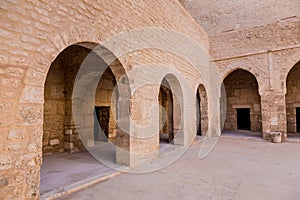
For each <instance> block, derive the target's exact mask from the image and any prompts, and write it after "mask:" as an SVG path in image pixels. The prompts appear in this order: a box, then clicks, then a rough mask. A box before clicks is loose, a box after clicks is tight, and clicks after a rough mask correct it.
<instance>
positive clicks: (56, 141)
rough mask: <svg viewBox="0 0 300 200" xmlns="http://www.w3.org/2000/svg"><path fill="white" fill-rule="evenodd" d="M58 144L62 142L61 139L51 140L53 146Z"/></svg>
mask: <svg viewBox="0 0 300 200" xmlns="http://www.w3.org/2000/svg"><path fill="white" fill-rule="evenodd" d="M58 144H60V142H59V139H53V140H50V145H51V146H55V145H58Z"/></svg>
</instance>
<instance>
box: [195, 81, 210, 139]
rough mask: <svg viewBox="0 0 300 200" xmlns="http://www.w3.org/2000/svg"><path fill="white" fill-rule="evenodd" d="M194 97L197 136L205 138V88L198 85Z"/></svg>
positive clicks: (206, 108)
mask: <svg viewBox="0 0 300 200" xmlns="http://www.w3.org/2000/svg"><path fill="white" fill-rule="evenodd" d="M196 96H197V101H196V107H197V108H196V112H197V113H196V128H197V135H199V136H206V135H207V133H208V99H207V93H206V90H205V87H204V86H203V85H202V84H201V85H199V87H198V89H197V94H196Z"/></svg>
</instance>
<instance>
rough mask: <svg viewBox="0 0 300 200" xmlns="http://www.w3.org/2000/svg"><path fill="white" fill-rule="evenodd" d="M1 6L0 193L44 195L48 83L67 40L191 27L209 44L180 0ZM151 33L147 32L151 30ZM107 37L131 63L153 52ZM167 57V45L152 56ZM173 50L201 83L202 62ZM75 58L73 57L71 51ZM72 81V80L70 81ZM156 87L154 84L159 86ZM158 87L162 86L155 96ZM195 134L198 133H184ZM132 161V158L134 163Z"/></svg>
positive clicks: (138, 144) (127, 65) (33, 1)
mask: <svg viewBox="0 0 300 200" xmlns="http://www.w3.org/2000/svg"><path fill="white" fill-rule="evenodd" d="M0 8H1V12H0V15H1V20H2V22H3V23H1V25H0V33H1V34H0V40H1V47H0V49H1V55H0V78H1V81H0V93H1V95H0V100H1V109H0V112H1V114H0V132H1V136H0V137H1V140H0V151H1V154H0V170H1V172H0V175H1V176H0V191H1V193H0V199H38V198H39V174H40V166H41V163H42V146H43V145H42V140H43V125H44V119H43V118H44V117H43V116H44V84H45V81H46V77H47V74H48V70H49V69H50V66H51V64H52V62H53V61H54V60H55V58H56V57H57V56H58V55H59V54H60V53H61V52H62V51H63V50H64V49H66V48H67V47H68V46H71V45H73V44H78V43H84V44H87V43H92V44H100V43H104V41H107V39H110V38H111V37H112V36H116V35H118V34H119V33H121V32H124V31H125V32H126V31H128V30H132V29H137V28H143V27H160V28H167V29H169V30H174V31H175V32H180V33H183V34H186V35H188V37H189V38H192V39H193V40H194V41H195V42H197V43H198V44H199V45H200V46H202V47H203V49H204V50H205V51H208V36H207V35H206V33H205V32H204V31H203V30H202V29H201V28H200V27H199V26H198V24H197V23H196V22H195V21H194V20H192V19H191V17H190V15H189V14H188V13H187V12H186V11H185V10H184V9H183V8H182V6H181V5H180V4H179V3H178V2H177V1H175V0H170V1H164V0H156V1H133V0H126V1H124V0H122V1H121V0H120V1H119V0H118V1H108V0H107V1H98V2H97V3H96V2H87V1H76V2H73V1H49V2H45V1H39V0H30V1H25V0H20V1H9V0H7V1H6V0H5V1H1V3H0ZM173 13H176V15H174V14H173ZM139 36H142V35H139ZM161 36H163V35H161ZM168 38H169V37H168ZM127 39H128V38H127ZM131 39H132V38H131ZM144 39H145V40H146V37H144ZM147 40H148V39H147ZM106 44H107V45H108V46H109V45H110V46H109V48H110V50H111V51H113V52H114V53H115V54H116V55H117V56H120V57H122V58H120V61H121V62H122V65H123V67H124V69H125V70H127V71H130V70H131V69H132V68H134V67H135V66H136V65H134V64H133V62H132V59H133V58H134V57H138V58H139V59H138V64H137V65H139V64H141V63H145V61H146V59H147V58H146V57H145V56H144V55H145V53H144V52H143V51H140V50H138V51H135V52H130V53H127V52H126V53H125V54H123V53H121V55H120V54H118V53H120V52H122V51H124V50H126V49H129V48H128V46H126V45H129V44H130V43H127V41H126V42H121V41H118V43H117V44H115V45H113V44H110V43H106ZM160 44H161V41H160ZM150 52H151V51H150ZM136 54H137V55H136ZM162 57H165V60H169V58H170V57H169V55H165V52H160V53H159V54H155V56H150V60H149V61H150V63H153V61H158V62H159V61H160V60H161V59H160V58H162ZM171 57H172V59H174V63H176V62H175V61H177V60H181V63H184V65H182V66H180V67H181V69H183V70H181V71H183V72H184V73H186V76H187V77H191V79H190V81H191V83H195V81H193V80H194V77H193V76H195V79H196V80H199V75H197V76H196V75H194V74H195V73H194V71H195V70H194V69H193V68H192V67H191V68H190V69H188V70H185V68H187V66H189V67H190V65H188V63H186V61H182V60H183V59H182V58H178V55H173V56H171ZM176 59H177V60H176ZM69 61H70V63H72V62H73V61H72V59H71V58H70V60H68V62H69ZM74 62H75V61H74ZM172 63H173V61H172ZM177 63H178V62H177ZM179 63H180V62H179ZM177 65H178V64H177ZM187 71H188V72H187ZM167 73H168V72H165V74H167ZM66 74H68V73H66ZM72 76H73V75H71V74H70V77H66V78H65V80H66V82H68V83H71V82H70V81H68V80H70V79H72ZM145 77H147V76H146V75H145ZM135 79H136V78H135ZM132 81H133V80H132ZM196 82H197V81H196ZM65 87H66V88H69V86H67V85H66V86H65ZM195 88H196V86H195ZM150 91H153V88H151V89H150ZM157 95H158V94H155V98H157ZM65 98H66V101H65V108H66V109H65V126H66V125H67V126H69V128H70V129H72V130H75V129H76V127H72V123H71V122H72V118H71V117H70V116H71V114H72V113H68V112H67V111H68V110H69V107H70V101H69V100H70V96H68V94H66V95H65ZM49 100H51V99H49ZM93 101H94V100H93ZM143 102H144V103H143V105H142V106H141V108H142V109H143V111H142V113H147V110H146V106H145V105H146V103H147V101H143ZM57 103H58V102H57ZM93 103H94V102H93ZM125 104H126V103H125ZM133 105H134V103H133V101H132V102H131V112H132V116H134V115H135V114H136V113H137V112H138V110H137V109H136V108H135V107H134V106H133ZM150 105H151V104H150ZM187 106H188V105H187ZM46 115H47V114H46ZM189 119H192V116H187V117H186V118H185V120H186V122H188V121H190V120H189ZM186 122H185V123H186ZM187 133H189V132H188V131H187ZM74 135H76V134H74ZM192 137H193V135H186V136H185V138H192ZM67 139H69V140H70V141H71V140H73V139H74V141H77V140H76V137H75V138H72V137H69V136H67ZM65 140H66V138H65ZM128 141H129V140H128ZM187 141H188V140H187ZM46 143H47V144H49V143H48V142H45V144H46ZM128 144H130V145H131V146H134V147H135V148H130V151H135V152H137V153H139V152H145V153H147V152H152V151H153V152H156V151H157V150H158V148H159V147H158V145H157V140H156V139H153V140H151V139H149V140H147V141H137V140H134V141H133V140H131V141H130V143H129V142H128ZM145 144H146V145H145ZM70 147H71V144H70ZM130 159H131V160H130V162H131V161H132V163H134V162H135V161H136V160H135V159H134V158H130ZM136 159H140V160H142V158H136ZM130 162H129V164H132V163H130Z"/></svg>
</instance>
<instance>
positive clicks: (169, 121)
mask: <svg viewBox="0 0 300 200" xmlns="http://www.w3.org/2000/svg"><path fill="white" fill-rule="evenodd" d="M163 81H164V82H163V84H164V85H166V86H167V87H165V86H163V85H161V86H160V90H159V104H160V106H161V110H160V111H159V118H160V119H159V120H160V122H159V130H160V134H159V137H160V142H162V143H171V144H173V142H174V141H173V140H174V127H173V126H174V125H173V106H174V105H173V97H172V91H171V90H170V89H169V84H168V83H167V82H166V81H165V80H163Z"/></svg>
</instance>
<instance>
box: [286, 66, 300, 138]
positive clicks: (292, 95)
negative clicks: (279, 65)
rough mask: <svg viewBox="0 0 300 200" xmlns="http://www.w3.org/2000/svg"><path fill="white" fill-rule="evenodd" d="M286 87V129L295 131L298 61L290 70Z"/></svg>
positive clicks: (299, 79) (299, 104)
mask: <svg viewBox="0 0 300 200" xmlns="http://www.w3.org/2000/svg"><path fill="white" fill-rule="evenodd" d="M286 87H287V93H286V114H287V131H288V133H296V132H297V126H296V108H297V107H298V108H299V107H300V63H298V64H296V65H295V66H294V68H293V69H292V70H291V71H290V73H289V75H288V78H287V85H286Z"/></svg>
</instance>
